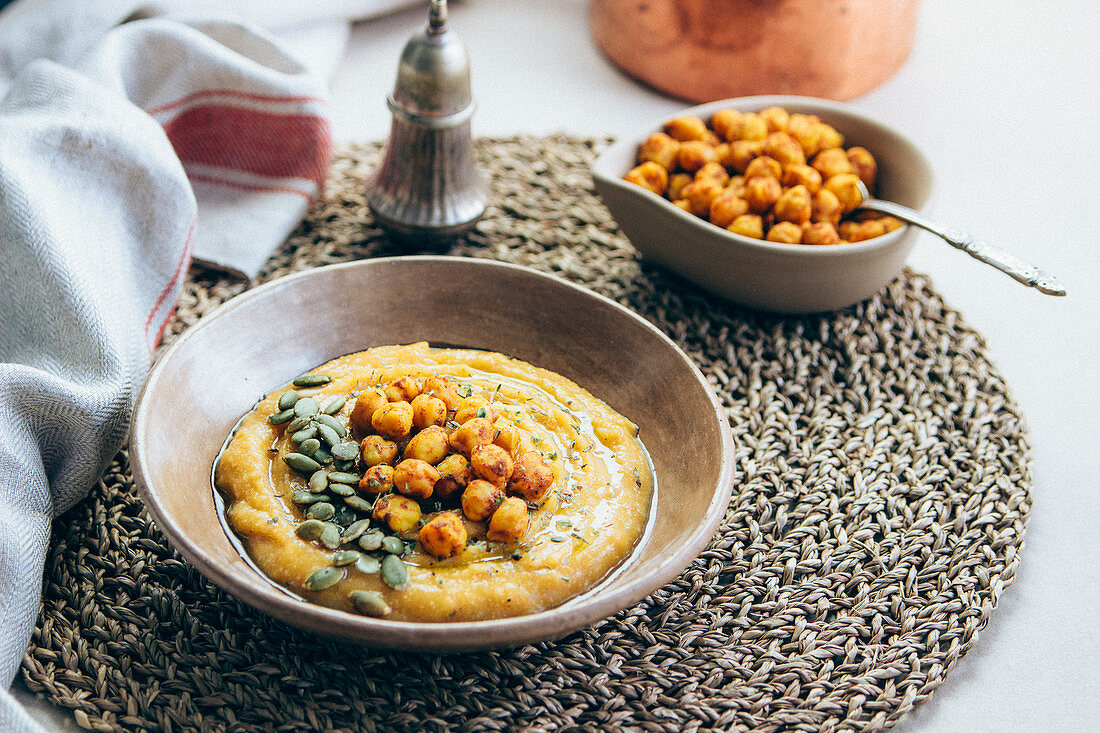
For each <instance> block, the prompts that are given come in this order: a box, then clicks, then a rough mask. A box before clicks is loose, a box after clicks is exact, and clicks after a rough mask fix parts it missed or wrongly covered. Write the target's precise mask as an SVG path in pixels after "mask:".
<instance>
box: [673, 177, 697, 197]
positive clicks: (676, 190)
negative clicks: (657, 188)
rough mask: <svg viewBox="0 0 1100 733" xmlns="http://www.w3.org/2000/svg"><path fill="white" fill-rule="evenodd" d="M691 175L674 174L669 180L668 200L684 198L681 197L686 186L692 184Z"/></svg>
mask: <svg viewBox="0 0 1100 733" xmlns="http://www.w3.org/2000/svg"><path fill="white" fill-rule="evenodd" d="M692 180H694V179H692V177H691V174H690V173H673V174H672V175H671V176H669V178H668V199H669V201H675V200H677V199H679V198H683V196H682V195H681V194H682V192H683V190H684V186H686V185H688V184H689V183H691V182H692Z"/></svg>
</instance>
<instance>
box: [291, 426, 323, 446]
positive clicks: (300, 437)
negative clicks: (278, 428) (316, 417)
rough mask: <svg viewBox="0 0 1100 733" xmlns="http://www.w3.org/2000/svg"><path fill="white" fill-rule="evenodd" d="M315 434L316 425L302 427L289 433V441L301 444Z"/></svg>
mask: <svg viewBox="0 0 1100 733" xmlns="http://www.w3.org/2000/svg"><path fill="white" fill-rule="evenodd" d="M316 435H317V426H316V425H310V426H309V427H305V428H302V429H301V430H299V431H298V432H296V433H294V434H293V435H291V436H290V442H291V443H293V444H294V445H301V444H302V443H304V442H306V441H307V440H309V439H310V438H313V437H315V436H316Z"/></svg>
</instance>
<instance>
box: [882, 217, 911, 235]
mask: <svg viewBox="0 0 1100 733" xmlns="http://www.w3.org/2000/svg"><path fill="white" fill-rule="evenodd" d="M882 221H883V223H884V224H886V232H887V233H889V232H892V231H894V230H895V229H901V228H902V227H903V226H905V224H904V223H902V221H901V219H898V218H896V217H893V216H884V217H882Z"/></svg>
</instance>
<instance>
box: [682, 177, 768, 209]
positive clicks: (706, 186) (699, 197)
mask: <svg viewBox="0 0 1100 733" xmlns="http://www.w3.org/2000/svg"><path fill="white" fill-rule="evenodd" d="M776 183H777V184H778V181H776ZM721 193H722V184H721V183H719V182H718V181H712V180H709V179H706V178H704V179H703V180H701V181H698V180H697V181H692V182H691V183H689V184H688V185H686V186H684V189H683V190H682V191H681V192H680V195H681V196H683V197H684V200H685V201H687V203H688V207H689V208H688V211H690V212H691V213H693V214H695V215H696V216H701V217H705V216H707V214H709V213H710V202H711V201H713V200H714V199H715V198H716V197H717V196H718V195H719V194H721Z"/></svg>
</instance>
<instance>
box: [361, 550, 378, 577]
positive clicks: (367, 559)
mask: <svg viewBox="0 0 1100 733" xmlns="http://www.w3.org/2000/svg"><path fill="white" fill-rule="evenodd" d="M355 569H356V570H358V571H359V572H361V573H366V574H367V575H374V574H375V573H377V572H378V571H379V570H381V569H382V561H381V560H379V559H378V558H377V557H371V556H370V555H360V556H359V559H358V560H356V561H355Z"/></svg>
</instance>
